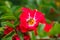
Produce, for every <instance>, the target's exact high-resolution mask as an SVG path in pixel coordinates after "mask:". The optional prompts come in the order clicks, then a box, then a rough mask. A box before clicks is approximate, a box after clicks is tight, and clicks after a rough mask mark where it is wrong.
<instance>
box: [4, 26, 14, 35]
mask: <svg viewBox="0 0 60 40" xmlns="http://www.w3.org/2000/svg"><path fill="white" fill-rule="evenodd" d="M12 31H13V28H11V27H9V26H6V27H5V30H4V35H7V34H8V33H10V32H12Z"/></svg>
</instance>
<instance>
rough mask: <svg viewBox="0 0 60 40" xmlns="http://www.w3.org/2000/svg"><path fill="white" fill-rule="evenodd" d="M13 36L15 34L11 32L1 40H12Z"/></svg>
mask: <svg viewBox="0 0 60 40" xmlns="http://www.w3.org/2000/svg"><path fill="white" fill-rule="evenodd" d="M14 35H15V32H11V33H9V34H7V35H6V36H5V37H3V38H2V40H12V37H13V36H14Z"/></svg>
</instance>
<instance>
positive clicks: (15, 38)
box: [12, 34, 20, 40]
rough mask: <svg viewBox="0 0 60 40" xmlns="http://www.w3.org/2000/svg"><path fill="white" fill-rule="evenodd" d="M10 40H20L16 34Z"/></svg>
mask: <svg viewBox="0 0 60 40" xmlns="http://www.w3.org/2000/svg"><path fill="white" fill-rule="evenodd" d="M12 40H20V38H19V36H18V35H17V34H16V35H14V36H13V37H12Z"/></svg>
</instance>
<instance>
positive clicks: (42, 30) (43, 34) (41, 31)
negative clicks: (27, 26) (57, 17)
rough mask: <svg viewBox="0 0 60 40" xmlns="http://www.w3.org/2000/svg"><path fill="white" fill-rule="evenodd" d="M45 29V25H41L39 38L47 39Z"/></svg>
mask: <svg viewBox="0 0 60 40" xmlns="http://www.w3.org/2000/svg"><path fill="white" fill-rule="evenodd" d="M44 27H45V25H44V24H39V26H38V30H37V32H38V36H40V37H45V36H47V33H46V32H44Z"/></svg>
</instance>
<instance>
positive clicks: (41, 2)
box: [0, 0, 60, 34]
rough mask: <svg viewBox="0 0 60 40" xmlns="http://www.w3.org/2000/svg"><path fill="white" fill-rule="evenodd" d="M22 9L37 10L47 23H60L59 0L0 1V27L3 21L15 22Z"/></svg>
mask: <svg viewBox="0 0 60 40" xmlns="http://www.w3.org/2000/svg"><path fill="white" fill-rule="evenodd" d="M22 7H27V8H30V9H38V10H39V11H41V12H43V13H44V14H45V17H46V20H47V21H49V22H50V21H57V22H59V23H60V0H0V27H1V26H4V24H3V22H4V21H7V20H14V21H16V20H17V19H18V18H19V14H20V11H21V10H20V8H22ZM0 30H2V29H0ZM0 34H1V33H0Z"/></svg>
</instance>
